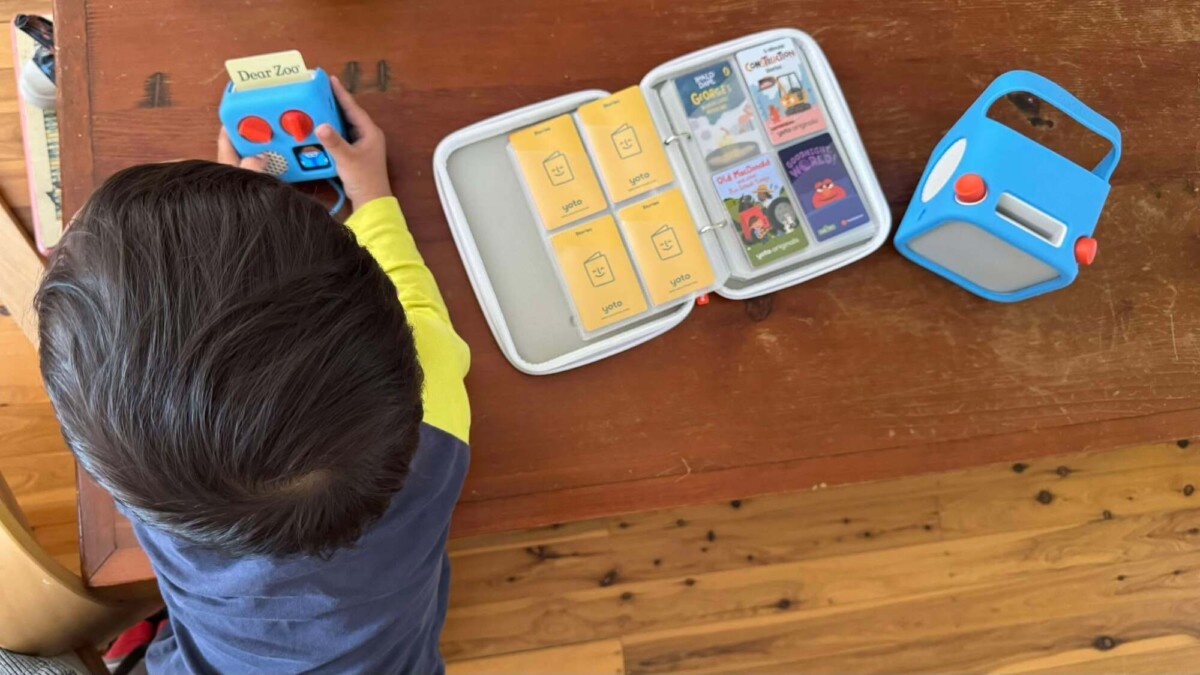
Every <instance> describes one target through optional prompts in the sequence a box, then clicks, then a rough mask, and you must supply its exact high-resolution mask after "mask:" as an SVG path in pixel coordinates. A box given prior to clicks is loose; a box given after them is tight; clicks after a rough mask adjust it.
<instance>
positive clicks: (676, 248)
mask: <svg viewBox="0 0 1200 675" xmlns="http://www.w3.org/2000/svg"><path fill="white" fill-rule="evenodd" d="M618 215H619V216H620V219H621V226H622V227H623V228H624V229H625V239H626V241H628V242H629V248H630V249H631V250H632V251H633V257H634V260H635V261H636V262H637V266H638V269H639V270H640V271H641V273H642V280H643V281H644V282H645V284H646V291H647V292H648V293H649V294H650V301H651V302H652V303H654V304H655V305H662V304H665V303H667V302H670V301H672V300H675V299H677V298H681V297H685V296H688V295H691V294H693V293H698V292H702V291H704V290H707V289H708V288H709V287H710V286H712V284H713V282H714V281H715V275H714V274H713V269H712V265H711V264H710V263H709V260H708V255H707V253H705V251H704V245H703V244H702V243H701V242H700V235H699V233H697V232H696V225H695V223H694V222H693V221H692V217H691V214H690V213H689V212H688V208H687V204H686V203H685V202H684V199H683V193H681V192H680V191H679V190H678V189H677V188H675V189H671V190H667V191H665V192H661V193H659V194H656V195H654V196H652V197H648V198H646V199H643V200H642V201H639V202H635V203H633V204H631V205H629V206H626V207H625V208H623V209H621V211H620V213H619V214H618Z"/></svg>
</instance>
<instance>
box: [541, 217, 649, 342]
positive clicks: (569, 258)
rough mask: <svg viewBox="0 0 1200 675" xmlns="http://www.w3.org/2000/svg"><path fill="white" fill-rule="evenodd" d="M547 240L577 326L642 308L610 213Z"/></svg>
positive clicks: (589, 326)
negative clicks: (569, 299)
mask: <svg viewBox="0 0 1200 675" xmlns="http://www.w3.org/2000/svg"><path fill="white" fill-rule="evenodd" d="M550 246H551V247H552V248H553V249H554V253H555V256H556V257H557V258H558V267H559V269H560V270H561V271H562V276H563V279H564V281H565V282H566V285H567V290H568V291H570V293H571V301H572V302H573V303H574V305H575V313H576V314H578V315H579V321H580V323H581V325H582V327H583V330H585V331H588V332H591V331H594V330H598V329H600V328H603V327H605V326H608V325H611V324H614V323H616V322H618V321H621V320H622V319H628V318H629V317H632V316H634V315H636V314H639V313H641V312H643V311H645V309H646V300H645V298H644V297H643V296H642V288H641V286H640V285H639V284H638V280H637V276H636V275H635V274H634V271H633V264H632V263H631V262H630V261H629V254H628V253H626V252H625V245H624V244H622V243H621V235H620V233H619V232H618V231H617V223H616V221H615V220H613V217H612V216H609V215H605V216H601V217H599V218H596V219H595V220H592V221H589V222H587V223H584V224H583V225H580V226H579V227H575V228H571V229H569V230H567V231H565V232H559V233H558V234H555V235H552V236H551V237H550Z"/></svg>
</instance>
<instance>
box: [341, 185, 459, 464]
mask: <svg viewBox="0 0 1200 675" xmlns="http://www.w3.org/2000/svg"><path fill="white" fill-rule="evenodd" d="M346 226H347V227H349V228H350V230H351V231H352V232H353V233H354V236H355V237H356V238H357V239H358V243H359V245H361V246H363V247H364V248H366V249H367V251H368V252H369V253H370V254H371V256H372V257H374V258H375V260H376V261H377V262H378V263H379V265H380V267H382V268H383V271H384V272H386V273H387V275H388V278H390V279H391V280H392V283H393V284H395V285H396V293H397V295H398V296H399V298H400V304H401V305H402V306H403V307H404V312H405V314H406V315H407V316H408V323H409V325H411V326H412V330H413V337H414V339H415V341H416V345H417V358H418V359H419V360H420V362H421V368H422V370H424V371H425V391H424V395H423V399H422V400H423V403H424V406H425V422H426V423H427V424H429V425H431V426H434V427H437V428H438V429H441V430H442V431H445V432H447V433H450V434H452V435H453V436H455V437H457V438H458V439H460V440H462V441H463V442H464V443H465V442H468V436H469V432H470V428H471V407H470V402H469V401H468V399H467V389H466V386H465V384H464V382H463V378H465V377H466V375H467V370H468V369H469V368H470V365H471V353H470V350H469V349H468V347H467V343H466V342H464V341H463V339H462V338H460V337H459V336H458V334H457V333H455V332H454V326H453V325H452V324H451V323H450V313H449V312H448V311H447V310H446V303H445V301H444V300H442V294H441V292H440V291H438V287H437V282H436V281H435V280H434V278H433V274H432V273H431V272H430V271H429V268H428V267H426V266H425V261H424V260H423V259H422V258H421V253H420V252H419V251H418V250H417V244H416V242H415V241H413V237H412V234H411V233H409V231H408V224H407V223H406V222H405V220H404V214H403V213H401V211H400V203H399V202H397V201H396V198H395V197H382V198H379V199H375V200H372V201H370V202H367V203H366V204H364V205H362V206H361V207H359V208H358V209H357V210H356V211H355V212H354V213H353V214H352V215H351V216H350V217H349V218H348V219H347V220H346Z"/></svg>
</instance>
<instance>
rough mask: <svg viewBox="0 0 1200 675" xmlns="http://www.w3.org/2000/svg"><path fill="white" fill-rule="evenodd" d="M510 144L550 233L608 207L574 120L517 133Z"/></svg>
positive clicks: (551, 122)
mask: <svg viewBox="0 0 1200 675" xmlns="http://www.w3.org/2000/svg"><path fill="white" fill-rule="evenodd" d="M508 142H509V147H510V148H511V149H512V153H513V157H514V158H515V160H516V162H517V165H518V166H519V167H520V170H521V174H522V175H523V176H524V178H525V185H526V186H527V187H528V188H529V194H530V196H531V197H532V199H533V203H534V207H535V208H536V210H537V213H538V216H539V217H540V218H541V221H542V224H543V225H544V226H545V227H546V229H548V230H555V229H558V228H559V227H562V226H563V225H566V224H568V223H573V222H575V221H576V220H579V219H580V218H583V217H584V216H588V215H592V214H595V213H599V212H600V211H603V210H604V209H605V208H607V207H608V203H607V202H606V201H605V200H604V193H603V192H602V191H601V190H600V183H599V182H598V181H597V180H596V173H595V172H594V171H592V163H591V161H590V160H589V159H588V156H587V151H586V150H584V149H583V141H581V140H580V139H579V132H578V131H576V130H575V123H574V122H572V121H571V116H570V115H559V116H558V117H555V118H553V119H550V120H547V121H545V122H541V123H539V124H535V125H533V126H531V127H526V128H525V129H521V130H520V131H515V132H513V133H511V134H509V136H508Z"/></svg>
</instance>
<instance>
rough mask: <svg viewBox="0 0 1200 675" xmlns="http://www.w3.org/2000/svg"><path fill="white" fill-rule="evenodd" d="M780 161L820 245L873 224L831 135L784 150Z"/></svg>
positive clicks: (809, 140)
mask: <svg viewBox="0 0 1200 675" xmlns="http://www.w3.org/2000/svg"><path fill="white" fill-rule="evenodd" d="M779 159H780V161H782V162H783V168H784V170H785V171H787V174H788V178H789V179H790V180H791V181H792V190H793V191H794V192H795V193H796V199H799V200H800V206H801V208H803V209H804V213H805V215H807V216H808V224H809V225H811V226H812V229H813V235H814V236H816V238H817V241H825V240H826V239H829V238H830V237H835V236H837V235H839V234H841V233H843V232H846V231H848V230H852V229H854V228H856V227H859V226H860V225H865V224H866V223H867V222H868V221H869V220H870V216H868V215H867V209H866V208H865V207H864V206H863V203H862V199H860V198H859V196H858V191H857V190H855V189H854V183H853V182H852V181H851V180H850V175H849V173H848V172H847V171H846V164H845V163H844V162H843V161H842V158H841V155H839V154H838V150H837V147H835V146H834V144H833V138H832V137H831V136H830V135H829V134H821V135H820V136H817V137H816V138H810V139H808V140H807V141H801V142H799V143H797V144H796V145H793V146H792V147H790V148H784V149H783V150H780V151H779Z"/></svg>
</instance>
